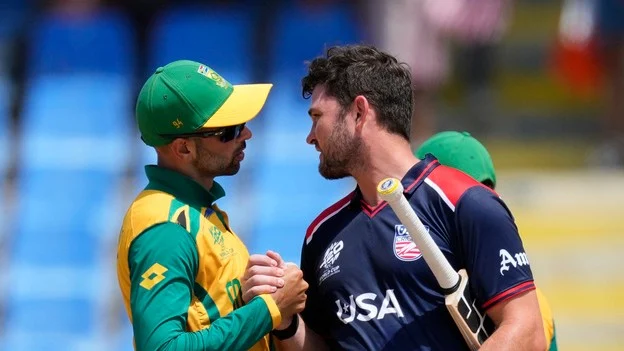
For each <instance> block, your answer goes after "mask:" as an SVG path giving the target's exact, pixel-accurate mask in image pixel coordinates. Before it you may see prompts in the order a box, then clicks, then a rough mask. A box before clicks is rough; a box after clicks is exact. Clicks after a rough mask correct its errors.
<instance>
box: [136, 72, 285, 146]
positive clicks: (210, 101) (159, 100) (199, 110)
mask: <svg viewBox="0 0 624 351" xmlns="http://www.w3.org/2000/svg"><path fill="white" fill-rule="evenodd" d="M272 86H273V85H272V84H244V85H232V84H230V83H229V82H228V81H227V80H225V79H224V78H223V77H221V76H220V75H219V74H218V73H217V72H215V71H214V70H212V69H211V68H210V67H208V66H206V65H204V64H201V63H199V62H194V61H188V60H180V61H175V62H172V63H170V64H168V65H166V66H164V67H159V68H158V69H156V72H154V74H152V76H151V77H150V78H149V79H148V80H147V81H146V82H145V84H144V85H143V88H142V89H141V91H140V92H139V96H138V98H137V104H136V119H137V123H138V125H139V131H140V132H141V139H143V142H145V143H146V144H147V145H150V146H161V145H166V144H168V143H170V142H171V141H172V140H173V136H174V135H177V134H186V133H193V132H195V131H198V130H201V129H203V128H215V127H227V126H233V125H237V124H241V123H245V122H247V121H249V120H251V119H252V118H254V117H255V116H256V115H257V114H258V113H259V112H260V110H261V109H262V106H264V103H265V101H266V99H267V96H268V95H269V91H270V90H271V87H272Z"/></svg>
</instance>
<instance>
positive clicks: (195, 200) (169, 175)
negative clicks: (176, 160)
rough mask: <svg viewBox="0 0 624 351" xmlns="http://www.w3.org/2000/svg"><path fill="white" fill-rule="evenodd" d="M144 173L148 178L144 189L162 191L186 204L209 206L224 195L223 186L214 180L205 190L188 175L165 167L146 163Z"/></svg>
mask: <svg viewBox="0 0 624 351" xmlns="http://www.w3.org/2000/svg"><path fill="white" fill-rule="evenodd" d="M145 174H146V175H147V179H148V180H149V184H147V187H146V188H145V189H146V190H160V191H164V192H166V193H169V194H171V195H173V196H175V197H176V198H178V199H179V200H181V201H183V202H186V203H188V204H193V205H197V206H199V207H203V206H210V205H212V203H213V202H215V201H216V200H218V199H220V198H222V197H224V196H225V191H224V190H223V187H221V185H220V184H219V183H217V182H216V181H215V182H214V183H213V185H212V188H210V190H209V191H207V190H206V189H205V188H204V187H203V186H201V185H200V184H199V183H197V182H196V181H194V180H193V179H191V178H190V177H187V176H185V175H184V174H182V173H179V172H176V171H173V170H170V169H167V168H163V167H158V166H154V165H148V166H145Z"/></svg>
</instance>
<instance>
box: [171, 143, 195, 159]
mask: <svg viewBox="0 0 624 351" xmlns="http://www.w3.org/2000/svg"><path fill="white" fill-rule="evenodd" d="M169 147H170V148H171V152H172V153H173V154H174V155H175V157H176V158H178V159H184V158H188V157H190V156H192V155H193V152H195V144H194V143H193V142H192V141H191V140H190V139H183V138H177V139H175V140H174V141H172V142H171V144H169Z"/></svg>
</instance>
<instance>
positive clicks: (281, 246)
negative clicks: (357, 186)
mask: <svg viewBox="0 0 624 351" xmlns="http://www.w3.org/2000/svg"><path fill="white" fill-rule="evenodd" d="M274 32H275V35H276V37H275V40H274V41H273V42H272V44H273V46H272V47H271V53H272V60H271V78H270V81H271V82H273V83H274V88H273V91H272V92H271V95H270V98H269V100H268V102H267V106H266V107H265V109H264V118H265V120H264V124H265V129H264V131H263V132H262V133H261V134H260V135H258V134H257V139H259V143H260V144H261V145H262V151H263V152H262V154H261V159H260V161H259V162H258V163H259V164H261V165H262V167H259V168H258V170H257V172H256V182H255V184H256V187H255V189H257V190H256V191H257V197H256V199H255V202H256V204H257V205H256V207H257V213H256V216H257V218H258V220H257V221H256V223H255V225H254V229H255V230H254V233H253V236H252V239H251V242H250V251H251V252H263V251H265V250H267V249H274V250H277V251H278V252H280V254H282V256H283V257H284V258H285V259H287V260H290V261H294V262H299V256H300V251H301V245H302V243H303V238H304V236H305V231H306V229H307V227H308V225H309V224H310V223H311V222H312V220H314V218H315V217H316V216H317V215H318V214H319V213H320V212H321V211H322V210H323V209H325V208H326V207H328V206H329V205H331V204H332V203H334V202H336V201H337V200H339V199H340V198H342V197H343V196H344V195H346V194H347V193H348V192H350V191H351V190H352V189H353V187H354V184H353V181H352V180H349V179H345V180H339V181H328V180H325V179H323V178H322V177H321V176H320V175H319V173H318V162H319V158H318V153H317V152H316V150H315V149H314V147H313V146H310V145H307V144H306V141H305V139H306V136H307V134H308V132H309V128H310V126H311V121H310V119H309V117H308V115H307V111H308V108H309V101H307V100H304V99H303V98H302V96H301V78H302V77H303V75H304V74H305V72H306V65H305V61H308V60H311V59H313V58H314V57H316V56H318V55H321V54H322V53H323V51H324V49H325V48H326V47H327V46H331V45H335V44H349V43H358V42H360V41H362V40H363V38H364V35H363V34H362V30H361V29H360V28H359V27H358V24H357V22H356V21H355V16H354V14H353V9H352V8H351V7H350V6H348V5H345V4H339V5H335V4H334V5H330V6H320V7H318V8H315V9H309V8H303V7H298V6H297V5H294V4H293V5H288V6H285V7H283V8H282V9H281V11H280V12H279V13H278V15H277V19H276V22H275V29H274Z"/></svg>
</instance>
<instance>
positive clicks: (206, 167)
mask: <svg viewBox="0 0 624 351" xmlns="http://www.w3.org/2000/svg"><path fill="white" fill-rule="evenodd" d="M196 145H197V158H196V159H195V160H193V166H194V167H195V169H196V170H197V171H198V173H199V175H200V176H202V177H207V178H208V177H210V178H214V177H218V176H227V175H234V174H236V173H238V171H239V170H240V161H238V160H236V155H238V153H239V152H241V151H242V150H243V149H244V148H245V143H243V144H242V145H241V147H240V148H238V149H236V152H234V154H233V155H229V156H226V155H221V154H216V153H214V152H211V151H210V150H208V149H207V148H205V147H202V146H201V144H200V143H197V144H196Z"/></svg>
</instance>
